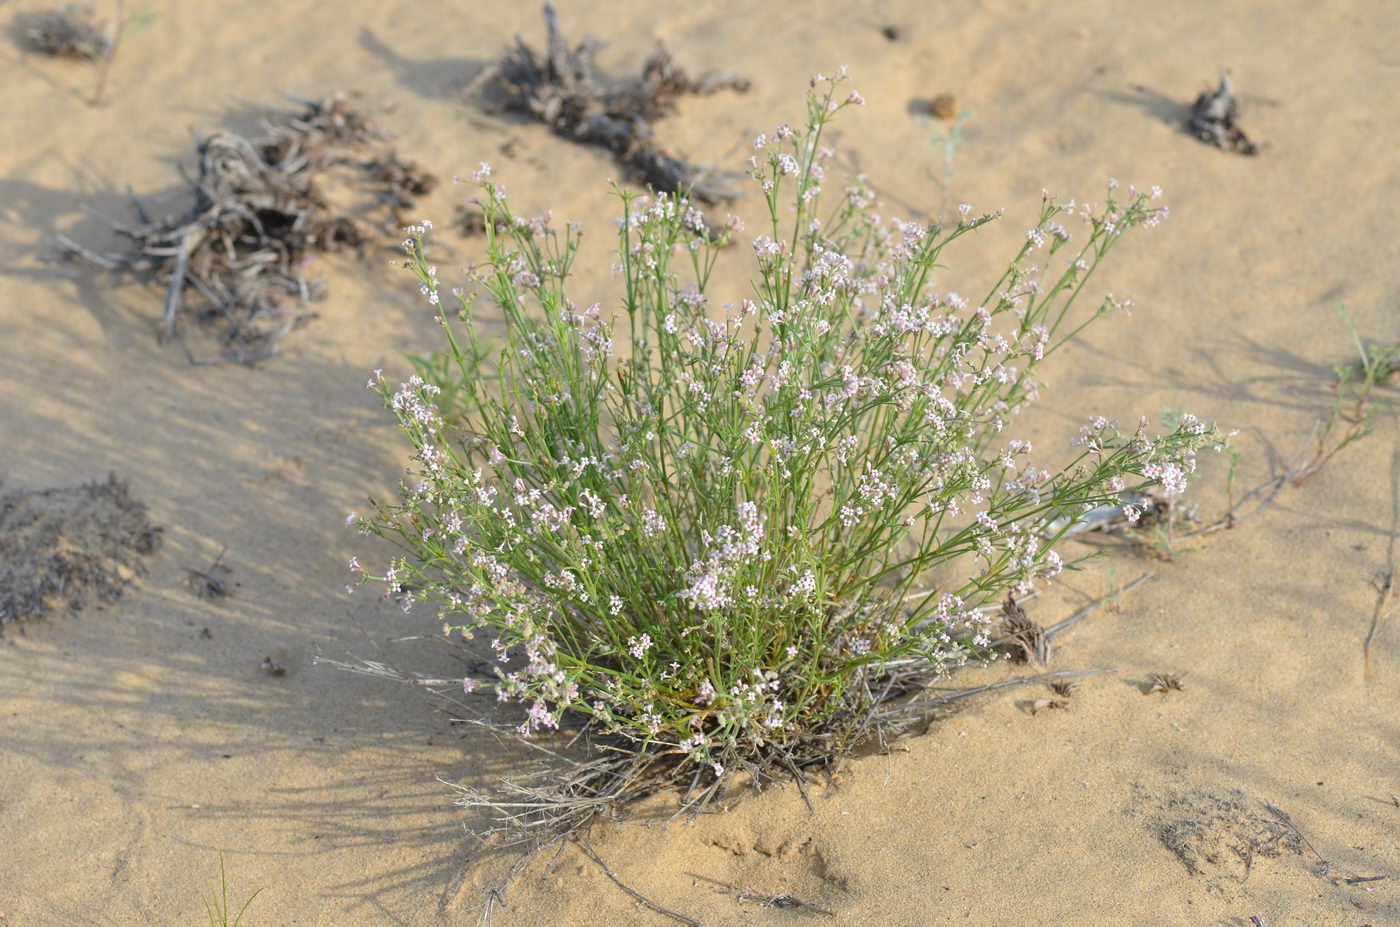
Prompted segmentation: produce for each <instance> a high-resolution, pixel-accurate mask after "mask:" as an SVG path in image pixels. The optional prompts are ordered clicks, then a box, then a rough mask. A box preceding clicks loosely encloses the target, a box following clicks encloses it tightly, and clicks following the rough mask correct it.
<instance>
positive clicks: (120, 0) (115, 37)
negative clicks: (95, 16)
mask: <svg viewBox="0 0 1400 927" xmlns="http://www.w3.org/2000/svg"><path fill="white" fill-rule="evenodd" d="M125 34H126V0H117V19H116V22H115V23H114V24H113V25H112V40H111V41H110V42H108V43H107V51H106V52H105V53H104V54H103V55H102V62H101V64H99V65H98V68H97V86H96V87H95V88H93V91H92V105H93V106H97V105H98V104H100V103H101V102H102V95H103V94H104V93H106V92H107V78H108V76H109V75H110V74H111V73H112V59H113V58H115V57H117V49H118V48H120V47H121V44H122V36H123V35H125Z"/></svg>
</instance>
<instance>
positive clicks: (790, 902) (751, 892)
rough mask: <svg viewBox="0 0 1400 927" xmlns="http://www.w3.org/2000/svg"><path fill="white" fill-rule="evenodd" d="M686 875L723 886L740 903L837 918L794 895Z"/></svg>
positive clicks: (698, 875) (702, 876)
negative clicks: (789, 909)
mask: <svg viewBox="0 0 1400 927" xmlns="http://www.w3.org/2000/svg"><path fill="white" fill-rule="evenodd" d="M686 875H688V876H690V877H691V878H692V879H699V880H700V881H702V882H709V883H710V884H712V885H720V886H723V887H724V888H727V889H729V890H730V891H732V892H734V893H735V895H734V897H735V898H737V899H739V900H740V901H757V902H758V903H759V904H760V905H762V906H763V907H765V908H800V909H802V910H804V911H811V912H812V913H813V914H825V915H826V916H827V917H836V916H837V915H836V912H835V911H828V910H827V909H826V908H821V907H818V906H817V905H814V904H812V903H811V902H807V901H803V900H802V899H801V898H798V897H797V896H796V895H789V894H788V893H787V892H778V893H776V894H774V893H771V892H760V891H757V890H755V889H752V888H749V887H747V886H743V885H739V884H737V883H735V882H726V881H724V880H723V879H712V878H710V877H709V876H705V875H701V874H700V873H698V872H686Z"/></svg>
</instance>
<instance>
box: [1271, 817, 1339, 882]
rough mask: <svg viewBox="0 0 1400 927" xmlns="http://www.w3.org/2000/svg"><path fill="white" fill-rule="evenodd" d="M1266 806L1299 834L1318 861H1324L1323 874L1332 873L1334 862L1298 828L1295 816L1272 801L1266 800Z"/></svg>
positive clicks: (1299, 837)
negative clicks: (1329, 860) (1318, 850)
mask: <svg viewBox="0 0 1400 927" xmlns="http://www.w3.org/2000/svg"><path fill="white" fill-rule="evenodd" d="M1264 807H1265V808H1268V809H1269V812H1270V813H1271V814H1272V815H1273V816H1274V817H1276V818H1278V819H1279V820H1280V821H1282V822H1283V823H1284V824H1285V825H1286V826H1287V827H1288V828H1289V829H1290V830H1291V831H1293V833H1295V834H1297V835H1298V839H1299V840H1301V841H1303V845H1304V846H1305V847H1307V848H1308V849H1309V850H1312V854H1313V856H1316V857H1317V860H1318V862H1320V863H1322V874H1323V875H1324V876H1326V875H1328V874H1329V873H1331V871H1332V864H1331V863H1330V862H1328V861H1327V860H1326V859H1324V858H1323V856H1322V854H1321V853H1319V852H1317V847H1315V846H1313V845H1312V841H1311V840H1309V839H1308V838H1307V835H1306V834H1304V833H1303V832H1302V831H1301V830H1299V829H1298V825H1297V824H1294V823H1293V817H1292V815H1290V814H1289V813H1288V812H1287V811H1284V810H1283V809H1282V808H1279V807H1278V806H1276V805H1273V804H1271V803H1269V802H1267V801H1266V802H1264Z"/></svg>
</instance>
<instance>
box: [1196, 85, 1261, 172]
mask: <svg viewBox="0 0 1400 927" xmlns="http://www.w3.org/2000/svg"><path fill="white" fill-rule="evenodd" d="M1239 110H1240V104H1239V100H1238V99H1237V98H1236V97H1235V88H1234V85H1233V84H1232V83H1231V82H1230V72H1229V71H1222V72H1221V73H1220V86H1219V87H1217V88H1216V89H1215V90H1211V91H1207V92H1205V93H1202V94H1201V95H1200V96H1198V97H1196V102H1195V103H1193V104H1192V105H1191V117H1190V119H1189V121H1188V122H1187V128H1189V129H1190V130H1191V134H1193V135H1195V136H1196V137H1197V138H1199V139H1200V140H1201V141H1203V142H1209V143H1210V144H1212V145H1214V146H1215V147H1216V148H1221V149H1224V150H1225V151H1233V152H1235V153H1236V154H1242V155H1255V154H1258V153H1259V146H1258V145H1256V144H1254V142H1251V141H1250V140H1249V136H1247V135H1245V134H1244V130H1243V129H1241V128H1240V127H1239V126H1238V125H1237V124H1236V122H1235V120H1236V118H1237V117H1238V116H1239Z"/></svg>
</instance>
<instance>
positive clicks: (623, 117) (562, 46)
mask: <svg viewBox="0 0 1400 927" xmlns="http://www.w3.org/2000/svg"><path fill="white" fill-rule="evenodd" d="M544 19H545V27H546V29H547V31H548V47H547V49H546V51H545V52H544V53H543V54H541V53H540V52H537V51H535V49H533V48H531V47H530V46H528V45H526V44H525V42H524V41H523V40H519V39H517V40H516V45H515V47H514V48H512V49H510V50H509V51H508V52H507V53H506V54H505V56H504V57H503V58H502V59H501V60H500V61H499V62H497V63H496V64H494V65H492V66H490V67H489V68H487V69H486V70H485V71H484V72H482V74H481V75H480V76H478V77H477V78H476V79H475V80H473V81H472V84H471V86H470V87H469V88H468V90H467V92H468V93H469V94H478V93H479V94H481V95H482V97H483V99H485V100H486V101H487V102H488V104H490V103H492V102H494V103H495V104H496V105H499V106H500V107H501V108H503V109H505V110H507V111H509V112H515V113H524V114H527V115H530V116H533V117H534V118H536V119H538V120H540V121H541V122H543V123H545V124H546V125H548V126H549V127H550V128H551V129H553V130H554V132H555V133H556V134H558V135H561V136H563V137H565V138H569V139H573V140H575V141H578V142H582V143H584V144H588V145H598V146H600V147H603V148H606V149H608V150H609V151H611V152H612V153H613V155H614V157H616V158H617V160H618V162H619V163H620V164H622V165H623V167H625V168H626V169H627V171H628V172H629V173H630V174H631V175H632V176H633V178H634V179H635V180H637V181H638V182H639V183H643V184H649V185H650V186H651V187H653V188H654V189H656V190H659V191H663V192H667V193H674V192H676V191H678V190H688V191H690V193H691V195H692V196H693V197H694V198H696V199H698V200H700V201H702V202H705V203H716V202H721V201H725V200H731V199H734V198H736V197H737V196H738V195H739V194H738V193H737V191H736V190H735V189H734V188H733V186H732V184H733V182H734V181H735V180H736V179H737V178H738V177H740V176H742V175H738V174H734V173H732V172H717V171H714V170H710V169H707V168H703V167H700V166H697V165H693V164H690V163H688V162H686V161H683V160H681V159H680V158H677V157H674V156H672V155H669V154H666V153H665V152H664V151H662V150H661V149H660V148H659V147H658V146H657V144H656V140H655V137H654V134H653V132H652V128H651V123H652V122H654V121H655V120H657V119H659V118H661V117H663V116H665V115H667V114H669V113H671V112H673V111H674V110H675V106H676V100H677V99H678V98H679V97H682V96H685V95H691V94H698V95H706V94H711V93H715V92H716V91H719V90H737V91H740V92H743V91H745V90H747V89H748V86H749V82H748V81H747V80H745V79H744V78H742V77H739V76H737V75H733V74H708V75H702V76H701V77H699V78H698V79H694V80H692V79H691V78H690V77H689V76H688V75H687V74H686V73H685V71H683V70H682V69H681V68H680V67H679V66H678V65H677V64H676V63H675V61H674V60H672V58H671V54H670V52H668V51H667V50H666V48H665V47H664V46H663V45H661V44H659V43H658V45H657V47H656V51H655V52H653V53H652V56H651V57H650V58H648V59H647V61H646V63H645V64H644V65H643V67H642V73H641V76H640V77H638V78H635V79H633V80H628V81H609V80H606V79H604V78H603V77H601V76H600V75H599V74H598V73H597V72H596V71H595V70H594V65H593V56H594V54H595V53H596V52H597V50H598V44H597V43H596V42H595V41H594V40H593V39H591V38H585V39H584V40H583V41H582V42H580V43H579V44H578V45H577V46H575V47H573V48H570V47H569V44H568V43H567V42H566V41H565V40H564V37H563V35H562V34H560V32H559V21H558V15H557V14H556V13H555V10H554V7H553V6H552V5H551V4H545V8H544Z"/></svg>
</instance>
